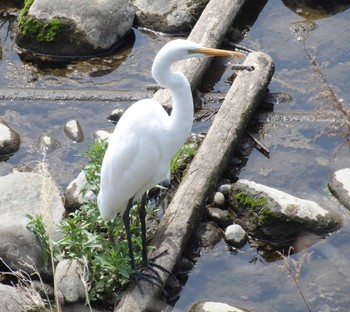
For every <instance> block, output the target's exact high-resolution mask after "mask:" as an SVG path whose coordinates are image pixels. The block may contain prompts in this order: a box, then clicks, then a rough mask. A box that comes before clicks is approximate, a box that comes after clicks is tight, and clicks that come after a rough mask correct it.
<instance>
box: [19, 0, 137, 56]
mask: <svg viewBox="0 0 350 312" xmlns="http://www.w3.org/2000/svg"><path fill="white" fill-rule="evenodd" d="M134 15H135V12H134V8H133V6H132V5H131V4H130V2H129V1H127V0H104V1H98V2H95V1H93V2H91V1H89V2H86V1H84V0H66V1H61V0H25V1H24V6H23V8H22V10H21V11H20V14H19V22H18V32H17V36H16V44H17V49H18V51H19V52H20V53H22V55H23V57H26V56H28V54H29V53H28V52H30V53H31V54H33V55H34V56H37V57H39V56H41V55H49V56H51V57H57V58H58V59H71V58H76V57H81V56H92V55H98V54H103V53H107V52H108V51H110V50H112V49H114V48H115V47H116V46H118V45H119V44H120V43H121V42H122V41H123V40H124V39H125V37H126V35H127V34H128V33H129V32H130V31H131V27H132V25H133V20H134ZM42 59H43V57H42Z"/></svg>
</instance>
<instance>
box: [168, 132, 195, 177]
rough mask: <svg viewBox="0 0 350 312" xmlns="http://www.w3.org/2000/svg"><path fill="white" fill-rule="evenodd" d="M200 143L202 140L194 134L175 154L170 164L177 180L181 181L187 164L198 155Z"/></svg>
mask: <svg viewBox="0 0 350 312" xmlns="http://www.w3.org/2000/svg"><path fill="white" fill-rule="evenodd" d="M199 145H200V140H198V139H197V137H196V136H192V137H190V138H189V139H188V140H187V142H186V143H185V144H184V145H183V146H182V147H181V148H180V150H179V151H178V152H177V153H176V154H175V156H174V157H173V159H172V161H171V164H170V173H171V174H172V175H173V176H174V178H175V181H177V182H180V180H181V178H182V177H183V175H184V174H185V173H186V170H187V165H188V164H189V163H190V162H191V160H192V159H193V157H194V156H195V155H196V153H197V150H198V148H199Z"/></svg>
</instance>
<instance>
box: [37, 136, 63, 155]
mask: <svg viewBox="0 0 350 312" xmlns="http://www.w3.org/2000/svg"><path fill="white" fill-rule="evenodd" d="M60 146H61V143H60V142H59V141H57V140H56V139H54V138H53V137H51V136H49V135H47V134H42V135H41V136H40V137H39V138H38V141H37V148H38V150H39V151H40V153H41V154H43V155H47V154H49V153H51V152H53V151H54V150H56V149H58V148H59V147H60Z"/></svg>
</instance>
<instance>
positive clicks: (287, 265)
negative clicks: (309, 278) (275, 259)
mask: <svg viewBox="0 0 350 312" xmlns="http://www.w3.org/2000/svg"><path fill="white" fill-rule="evenodd" d="M292 251H293V247H290V248H289V251H288V254H287V255H284V254H283V253H281V252H279V251H277V253H278V254H279V255H280V256H281V258H282V260H283V262H282V264H277V266H278V267H279V268H280V269H281V270H282V271H283V272H284V273H286V275H287V277H289V278H290V279H291V280H292V281H293V283H294V285H295V287H296V288H297V289H298V292H299V294H300V297H301V298H302V300H303V302H304V304H305V306H306V308H307V311H309V312H312V310H311V308H310V306H309V304H308V302H307V300H306V297H305V295H304V293H303V290H302V288H301V285H300V274H301V268H302V265H303V264H304V263H305V262H309V258H310V255H311V254H310V253H304V254H303V255H302V256H301V257H300V258H299V259H298V260H295V259H292V258H291V256H290V255H291V253H292Z"/></svg>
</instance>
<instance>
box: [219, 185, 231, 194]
mask: <svg viewBox="0 0 350 312" xmlns="http://www.w3.org/2000/svg"><path fill="white" fill-rule="evenodd" d="M230 189H231V185H230V184H222V185H220V186H219V188H218V192H221V193H222V194H224V196H228V194H229V192H230Z"/></svg>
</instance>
